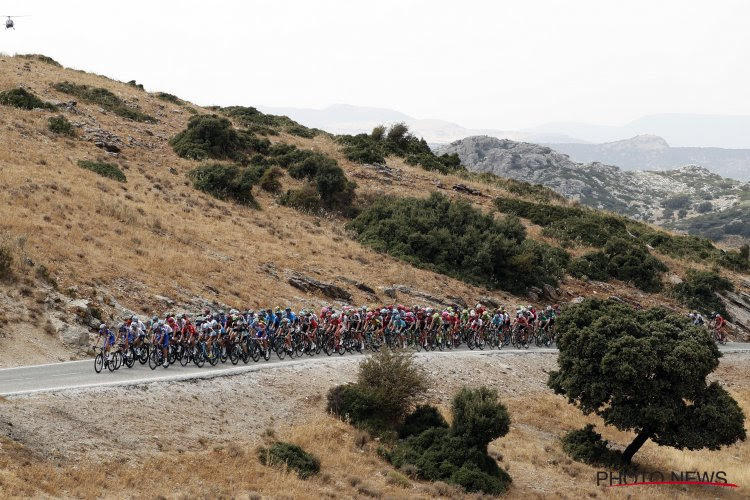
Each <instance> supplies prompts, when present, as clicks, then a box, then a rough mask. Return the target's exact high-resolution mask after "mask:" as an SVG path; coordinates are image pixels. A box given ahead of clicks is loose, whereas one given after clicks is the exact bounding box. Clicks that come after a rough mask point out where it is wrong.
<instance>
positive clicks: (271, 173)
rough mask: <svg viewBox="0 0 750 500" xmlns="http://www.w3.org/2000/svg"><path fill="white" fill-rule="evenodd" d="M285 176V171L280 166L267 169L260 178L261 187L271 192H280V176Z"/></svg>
mask: <svg viewBox="0 0 750 500" xmlns="http://www.w3.org/2000/svg"><path fill="white" fill-rule="evenodd" d="M283 176H284V172H283V171H282V170H281V169H280V168H279V167H271V168H268V169H266V170H265V172H263V175H262V176H261V177H260V179H259V185H260V188H261V189H262V190H263V191H268V192H269V193H278V192H279V191H281V182H279V178H281V177H283Z"/></svg>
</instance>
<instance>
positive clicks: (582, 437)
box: [562, 424, 623, 469]
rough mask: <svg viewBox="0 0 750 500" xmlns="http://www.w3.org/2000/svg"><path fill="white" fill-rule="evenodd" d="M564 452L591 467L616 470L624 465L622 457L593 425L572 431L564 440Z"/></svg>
mask: <svg viewBox="0 0 750 500" xmlns="http://www.w3.org/2000/svg"><path fill="white" fill-rule="evenodd" d="M562 447H563V451H564V452H565V453H567V454H568V456H570V458H572V459H573V460H576V461H578V462H583V463H585V464H589V465H599V466H604V467H611V468H613V469H616V468H618V467H621V466H622V465H623V461H622V455H621V454H620V453H619V452H617V451H615V450H612V449H610V448H609V443H608V442H607V441H606V440H604V439H602V436H601V434H599V433H598V432H596V431H595V430H594V426H593V425H591V424H588V425H586V427H584V428H583V429H578V430H575V431H570V432H569V433H567V434H566V435H565V436H564V437H563V438H562Z"/></svg>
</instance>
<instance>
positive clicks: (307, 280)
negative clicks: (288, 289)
mask: <svg viewBox="0 0 750 500" xmlns="http://www.w3.org/2000/svg"><path fill="white" fill-rule="evenodd" d="M287 281H288V283H289V284H290V285H292V286H293V287H294V288H297V289H299V290H302V291H303V292H312V293H314V292H318V293H322V294H323V295H325V296H326V297H328V298H331V299H335V300H343V301H346V302H349V301H351V300H352V294H350V293H349V292H347V291H346V290H344V289H343V288H341V287H340V286H336V285H333V284H331V283H324V282H322V281H318V280H316V279H313V278H311V277H309V276H304V275H302V274H294V275H292V276H290V277H289V279H288V280H287Z"/></svg>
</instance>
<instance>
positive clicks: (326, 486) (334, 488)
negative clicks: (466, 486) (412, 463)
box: [0, 387, 750, 498]
mask: <svg viewBox="0 0 750 500" xmlns="http://www.w3.org/2000/svg"><path fill="white" fill-rule="evenodd" d="M733 395H734V396H735V397H736V398H737V399H738V400H739V401H740V403H741V404H742V406H743V408H744V410H745V412H746V413H750V389H748V388H747V387H745V388H743V389H742V390H741V391H734V393H733ZM506 403H507V405H508V407H509V410H510V412H511V416H512V418H513V425H512V427H511V431H510V433H509V434H508V435H507V436H506V437H504V438H502V439H500V440H498V441H496V442H494V443H492V444H491V445H490V455H491V456H493V457H495V459H496V460H498V462H499V464H500V466H501V467H503V468H505V469H506V470H508V471H509V473H510V474H511V476H512V478H513V484H512V487H511V490H510V492H509V497H510V498H520V497H524V498H528V497H529V496H530V497H532V498H546V497H549V496H557V497H563V498H586V497H589V498H594V497H598V496H602V497H606V498H609V497H615V498H620V497H621V496H622V495H621V494H620V491H619V490H611V489H607V488H604V487H597V486H596V482H595V474H596V471H597V470H598V469H597V468H594V467H590V466H588V465H584V464H580V463H577V462H573V461H571V460H570V459H569V458H568V457H567V456H566V455H565V454H564V453H563V451H562V449H561V446H560V443H559V437H560V436H561V435H562V434H563V433H564V432H567V431H568V430H571V429H574V428H579V427H582V426H583V425H584V424H585V423H587V422H589V421H594V420H593V419H590V418H585V417H583V416H582V415H581V414H580V412H578V411H577V410H575V409H574V408H573V407H572V406H570V405H568V404H567V403H565V402H564V401H563V400H562V398H559V397H556V396H552V395H549V394H538V395H532V396H528V397H524V398H513V399H510V400H506ZM596 423H597V424H598V425H599V427H598V429H599V431H600V432H602V434H603V435H604V437H605V438H607V439H609V440H610V441H612V442H613V443H616V444H617V445H619V446H624V445H625V444H627V443H628V442H629V441H630V439H631V436H630V435H628V434H626V433H622V432H618V431H615V430H612V429H609V428H605V427H604V426H602V425H601V422H596ZM274 434H275V435H277V436H281V437H283V439H284V440H285V441H289V442H292V443H294V444H297V445H299V446H301V447H302V448H304V449H305V450H307V451H309V452H311V453H313V454H314V455H316V456H318V457H319V458H320V460H321V472H320V474H318V475H317V476H314V477H313V478H311V479H309V480H307V481H303V480H300V479H298V478H297V476H296V474H294V473H286V472H284V471H281V470H278V469H275V468H269V467H264V466H262V465H260V463H259V462H258V460H257V447H255V446H252V445H245V444H240V445H238V444H229V445H223V446H212V445H211V443H209V442H206V443H204V446H205V448H206V449H205V451H203V452H175V451H172V452H170V453H163V452H155V454H154V455H153V456H152V457H151V458H148V459H146V460H145V461H142V462H140V463H97V464H92V463H87V462H83V463H78V464H71V463H67V462H60V461H57V462H55V461H52V460H45V459H42V458H40V457H37V456H34V455H33V454H32V453H30V452H29V451H27V450H26V449H25V448H24V447H23V446H21V445H19V444H17V443H15V442H13V441H10V440H8V439H7V438H0V450H2V453H1V454H0V493H1V494H2V496H3V497H5V498H15V497H32V496H67V497H75V498H98V497H120V498H121V497H134V498H143V497H150V498H154V497H159V496H163V497H164V498H248V497H251V496H252V495H253V494H258V495H262V496H263V497H272V498H321V497H328V498H352V497H356V496H357V495H363V496H366V497H371V498H380V497H383V498H389V497H390V498H404V497H409V498H430V497H451V498H454V497H458V496H464V497H472V495H465V494H462V493H461V492H460V491H459V490H457V489H456V488H454V487H451V486H448V485H442V484H430V483H425V482H420V481H414V480H409V479H408V478H406V477H404V476H403V475H402V474H401V473H396V472H394V470H393V468H392V467H391V466H390V465H389V464H388V463H387V462H385V461H384V460H383V459H382V458H380V457H379V456H378V454H377V446H378V443H377V442H370V443H368V444H366V445H364V446H361V443H358V442H357V441H358V432H357V431H356V430H354V429H353V428H351V427H350V426H348V425H346V424H344V423H342V422H340V421H338V420H336V419H333V418H330V417H327V416H322V415H320V416H316V418H314V419H313V420H312V423H309V424H307V425H303V426H299V427H294V428H290V429H285V428H282V429H279V430H277V431H275V433H274ZM113 437H114V436H113ZM265 439H266V441H267V442H270V440H272V439H274V438H273V437H270V436H268V437H266V438H265ZM258 444H260V443H258ZM154 448H156V446H155V447H154ZM636 461H637V463H638V464H639V466H640V469H641V470H654V471H655V470H659V471H665V472H666V471H672V470H674V471H688V470H701V471H702V470H723V471H726V473H727V478H728V480H730V481H731V482H734V483H737V484H739V485H740V486H741V488H739V489H737V490H733V489H729V488H726V489H724V488H722V489H719V488H701V487H689V488H688V487H675V486H661V487H656V486H654V487H638V489H637V491H635V492H632V493H633V494H636V495H638V497H639V498H696V497H697V498H709V497H711V498H747V495H748V494H750V487H749V486H750V471H748V468H747V463H750V446H749V445H748V444H747V443H742V444H739V445H735V446H732V447H729V448H726V449H723V450H720V451H713V452H712V451H698V452H686V453H683V452H680V451H679V450H674V449H671V448H662V447H658V446H656V445H654V444H653V443H650V442H649V443H647V444H646V445H645V446H644V448H643V449H642V450H641V451H640V452H639V454H638V455H636ZM156 471H158V473H156ZM407 472H408V471H407ZM165 478H166V479H165Z"/></svg>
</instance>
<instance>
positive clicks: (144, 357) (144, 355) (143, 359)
mask: <svg viewBox="0 0 750 500" xmlns="http://www.w3.org/2000/svg"><path fill="white" fill-rule="evenodd" d="M140 349H141V353H140V356H138V362H139V363H140V364H142V365H145V364H146V363H148V346H147V345H142V346H141V347H140Z"/></svg>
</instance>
